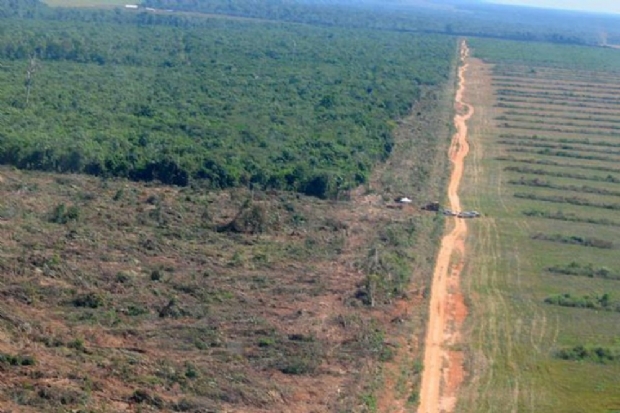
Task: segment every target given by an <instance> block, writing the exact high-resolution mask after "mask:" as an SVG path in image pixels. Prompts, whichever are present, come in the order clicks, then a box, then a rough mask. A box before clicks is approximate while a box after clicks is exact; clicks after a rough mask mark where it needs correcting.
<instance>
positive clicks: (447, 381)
mask: <svg viewBox="0 0 620 413" xmlns="http://www.w3.org/2000/svg"><path fill="white" fill-rule="evenodd" d="M468 55H469V49H468V48H467V44H466V43H465V42H463V43H462V44H461V67H460V68H459V88H458V90H457V92H456V98H455V105H456V116H455V118H454V123H455V126H456V133H455V135H454V138H453V140H452V144H451V145H450V150H449V156H450V161H451V162H452V163H453V170H452V175H451V176H450V183H449V185H448V198H449V202H450V209H452V210H453V211H460V210H461V201H460V199H459V195H458V189H459V185H460V182H461V177H462V175H463V164H464V159H465V157H466V156H467V154H468V152H469V144H468V143H467V121H468V120H469V118H470V117H471V116H472V115H473V114H474V108H473V107H472V106H471V105H468V104H467V103H465V102H463V93H464V91H465V71H466V70H467V58H468ZM466 235H467V224H466V221H465V220H464V219H459V218H456V217H455V218H454V228H453V229H452V231H451V232H450V233H449V234H447V235H446V236H444V238H443V239H442V241H441V248H440V250H439V254H438V256H437V263H436V264H435V272H434V274H433V283H432V287H431V288H432V290H431V300H430V308H429V323H428V328H427V333H426V342H425V353H424V372H423V375H422V386H421V390H420V406H419V408H418V413H439V412H448V413H449V412H453V411H454V407H455V405H456V394H457V391H458V388H459V386H460V384H461V383H462V381H463V378H464V371H463V353H462V351H459V350H456V346H455V344H457V343H458V341H459V337H458V331H459V327H460V325H461V324H462V322H463V319H464V318H465V315H466V314H467V308H466V307H465V304H464V302H463V296H462V294H461V292H460V273H461V270H462V269H463V265H464V259H465V236H466ZM453 257H454V258H453ZM451 347H452V348H451Z"/></svg>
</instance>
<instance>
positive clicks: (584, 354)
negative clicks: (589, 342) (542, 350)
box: [555, 345, 620, 364]
mask: <svg viewBox="0 0 620 413" xmlns="http://www.w3.org/2000/svg"><path fill="white" fill-rule="evenodd" d="M555 356H556V357H557V358H559V359H562V360H571V361H589V362H593V363H601V364H606V363H610V362H618V361H620V350H618V349H611V348H609V347H590V348H588V347H584V346H582V345H578V346H575V347H571V348H565V349H562V350H560V351H558V352H557V353H556V354H555Z"/></svg>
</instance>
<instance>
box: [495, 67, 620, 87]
mask: <svg viewBox="0 0 620 413" xmlns="http://www.w3.org/2000/svg"><path fill="white" fill-rule="evenodd" d="M564 73H566V75H564V74H563V72H562V71H553V72H544V71H540V70H537V71H536V74H535V75H534V76H532V74H531V72H530V70H524V71H523V72H517V71H511V70H497V69H496V70H494V71H493V75H494V76H495V77H506V78H511V79H517V80H521V81H529V80H531V79H534V80H552V81H556V82H557V81H562V82H583V83H592V82H595V83H596V84H604V85H617V84H620V77H616V76H614V74H613V73H610V72H606V73H605V74H601V73H600V72H592V73H576V72H570V71H568V72H564Z"/></svg>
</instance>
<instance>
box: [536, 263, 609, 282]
mask: <svg viewBox="0 0 620 413" xmlns="http://www.w3.org/2000/svg"><path fill="white" fill-rule="evenodd" d="M547 271H548V272H550V273H552V274H562V275H574V276H578V277H589V278H604V279H606V280H620V272H618V271H613V270H610V269H609V268H607V267H595V266H594V265H593V264H579V263H578V262H575V261H573V262H571V263H570V264H568V265H555V266H553V267H549V268H547Z"/></svg>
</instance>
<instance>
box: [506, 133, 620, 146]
mask: <svg viewBox="0 0 620 413" xmlns="http://www.w3.org/2000/svg"><path fill="white" fill-rule="evenodd" d="M499 138H501V139H511V140H518V141H535V142H552V143H560V144H563V143H567V144H573V145H575V144H579V145H589V146H605V147H609V148H620V142H617V143H616V142H607V141H593V140H591V139H588V138H585V139H569V138H549V137H546V136H538V135H531V136H526V135H513V134H502V135H499Z"/></svg>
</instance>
